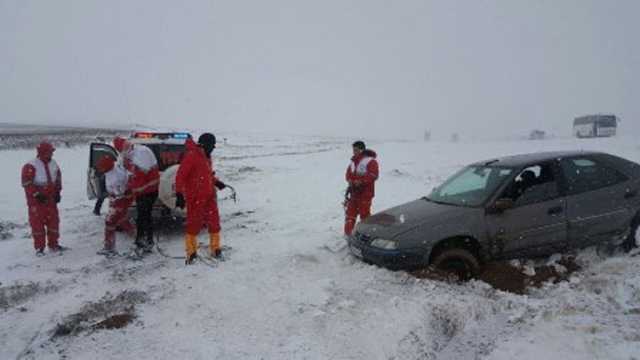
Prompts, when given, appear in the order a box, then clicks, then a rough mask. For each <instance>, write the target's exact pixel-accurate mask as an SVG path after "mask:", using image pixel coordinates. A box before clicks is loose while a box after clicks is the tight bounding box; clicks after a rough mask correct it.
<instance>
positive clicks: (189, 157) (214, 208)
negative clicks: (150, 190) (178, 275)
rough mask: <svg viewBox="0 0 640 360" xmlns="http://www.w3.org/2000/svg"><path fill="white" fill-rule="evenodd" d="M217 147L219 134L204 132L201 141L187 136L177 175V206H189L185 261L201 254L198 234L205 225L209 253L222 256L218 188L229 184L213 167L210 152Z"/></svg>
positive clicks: (192, 259) (189, 260)
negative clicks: (222, 179) (217, 135)
mask: <svg viewBox="0 0 640 360" xmlns="http://www.w3.org/2000/svg"><path fill="white" fill-rule="evenodd" d="M215 147H216V137H215V136H214V135H213V134H211V133H204V134H202V135H200V137H199V138H198V144H196V143H194V142H193V140H191V139H187V142H186V144H185V153H184V158H183V159H182V162H181V163H180V167H179V168H178V173H177V174H176V207H180V208H184V206H185V205H186V207H187V222H186V229H185V233H186V234H185V240H184V243H185V250H186V262H185V263H186V264H187V265H188V264H191V263H192V262H193V261H194V260H195V259H196V258H197V257H198V234H199V233H200V230H201V229H202V228H203V226H204V225H206V226H207V228H208V230H209V253H210V255H211V256H212V257H215V258H221V257H222V248H221V246H220V215H219V213H218V203H217V190H216V189H219V190H222V189H224V188H225V187H226V185H225V184H224V183H223V182H222V181H220V180H218V179H217V178H216V176H215V172H214V170H213V161H212V159H211V152H212V151H213V149H214V148H215Z"/></svg>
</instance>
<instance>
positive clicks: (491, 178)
mask: <svg viewBox="0 0 640 360" xmlns="http://www.w3.org/2000/svg"><path fill="white" fill-rule="evenodd" d="M512 172H513V169H509V168H503V167H495V166H483V165H472V166H467V167H465V168H464V169H462V170H461V171H459V172H458V173H456V174H455V175H453V176H452V177H450V178H449V179H448V180H447V181H445V182H444V183H443V184H442V185H440V186H438V187H436V188H435V189H433V191H432V192H431V194H429V196H427V197H426V199H427V200H430V201H433V202H438V203H444V204H450V205H457V206H469V207H474V206H479V205H481V204H483V203H484V202H485V201H486V200H487V198H488V197H489V196H491V194H493V192H494V191H495V190H496V188H497V187H498V186H500V184H502V183H503V182H504V181H505V179H506V178H508V177H509V175H511V173H512Z"/></svg>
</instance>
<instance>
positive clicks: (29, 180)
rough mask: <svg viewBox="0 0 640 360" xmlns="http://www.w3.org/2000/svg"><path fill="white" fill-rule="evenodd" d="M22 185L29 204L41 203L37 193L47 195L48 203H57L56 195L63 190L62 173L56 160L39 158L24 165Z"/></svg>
mask: <svg viewBox="0 0 640 360" xmlns="http://www.w3.org/2000/svg"><path fill="white" fill-rule="evenodd" d="M22 187H24V192H25V196H26V197H27V205H28V206H32V205H40V203H39V202H38V201H37V200H36V198H35V195H36V194H37V193H40V194H43V195H45V196H46V197H47V204H49V205H52V204H53V205H55V197H54V195H55V194H57V193H59V192H60V191H62V173H61V172H60V168H59V167H58V164H57V163H56V161H55V160H53V159H52V160H51V161H49V162H48V163H45V162H44V161H42V160H40V159H39V158H36V159H33V160H31V161H30V162H28V163H27V164H25V165H24V166H23V167H22Z"/></svg>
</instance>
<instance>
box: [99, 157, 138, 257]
mask: <svg viewBox="0 0 640 360" xmlns="http://www.w3.org/2000/svg"><path fill="white" fill-rule="evenodd" d="M96 168H97V170H98V171H99V172H101V173H103V174H104V179H105V185H106V187H105V188H106V192H107V195H108V197H109V212H108V213H107V217H106V218H105V222H104V248H103V249H102V250H100V251H98V255H105V256H107V257H110V256H114V255H116V254H117V253H116V251H115V242H116V231H118V230H122V231H125V232H126V233H127V234H129V235H130V236H132V237H133V236H135V232H136V228H135V226H134V225H133V224H132V223H131V221H130V220H129V216H128V211H129V207H130V206H131V204H132V203H133V194H132V193H131V191H130V190H129V188H128V184H129V175H130V174H129V172H128V171H127V170H126V169H125V168H124V166H122V164H116V159H114V158H113V157H111V156H109V155H105V156H103V157H102V158H100V160H98V163H97V165H96Z"/></svg>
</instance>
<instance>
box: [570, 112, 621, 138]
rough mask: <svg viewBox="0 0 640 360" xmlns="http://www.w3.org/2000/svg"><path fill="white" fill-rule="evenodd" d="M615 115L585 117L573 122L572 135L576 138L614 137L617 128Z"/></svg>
mask: <svg viewBox="0 0 640 360" xmlns="http://www.w3.org/2000/svg"><path fill="white" fill-rule="evenodd" d="M618 121H619V120H618V118H617V117H616V116H615V115H586V116H580V117H577V118H575V119H574V120H573V134H574V135H575V137H578V138H585V137H606V136H615V135H616V129H617V127H618Z"/></svg>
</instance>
